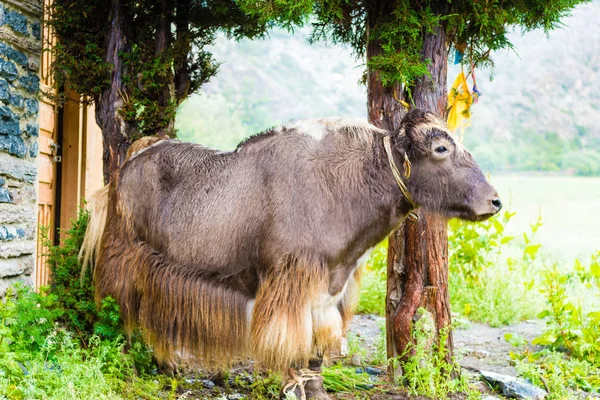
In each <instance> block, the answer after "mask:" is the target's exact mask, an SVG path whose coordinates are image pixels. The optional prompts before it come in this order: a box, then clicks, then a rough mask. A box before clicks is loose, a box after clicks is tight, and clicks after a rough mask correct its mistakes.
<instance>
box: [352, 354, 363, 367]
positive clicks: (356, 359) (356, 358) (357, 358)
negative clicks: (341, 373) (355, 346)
mask: <svg viewBox="0 0 600 400" xmlns="http://www.w3.org/2000/svg"><path fill="white" fill-rule="evenodd" d="M350 365H352V366H353V367H360V366H361V365H362V360H361V358H360V356H359V355H358V354H352V357H351V358H350Z"/></svg>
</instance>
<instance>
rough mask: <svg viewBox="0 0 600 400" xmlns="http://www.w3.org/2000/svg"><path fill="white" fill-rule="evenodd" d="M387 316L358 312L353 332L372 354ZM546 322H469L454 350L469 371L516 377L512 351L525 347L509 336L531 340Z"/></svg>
mask: <svg viewBox="0 0 600 400" xmlns="http://www.w3.org/2000/svg"><path fill="white" fill-rule="evenodd" d="M384 324H385V318H383V317H380V316H377V315H356V316H354V318H353V319H352V324H351V326H350V332H353V333H354V334H355V335H356V336H357V337H358V339H359V340H360V341H361V344H362V345H363V346H364V347H365V348H366V349H367V354H369V355H371V354H373V352H374V351H375V348H376V345H377V342H378V340H379V337H380V326H383V325H384ZM543 327H544V323H543V322H542V321H539V320H533V321H525V322H520V323H518V324H515V325H510V326H504V327H498V328H494V327H490V326H488V325H485V324H479V323H469V326H468V329H455V330H454V332H453V337H454V350H455V354H456V356H457V358H458V361H459V363H460V365H461V366H462V367H463V368H465V369H467V370H469V371H475V370H477V371H479V370H482V369H483V370H487V371H491V372H496V373H499V374H504V375H512V376H516V375H517V371H516V370H515V369H514V367H513V366H511V365H510V357H509V353H510V352H511V351H518V350H520V349H522V348H523V346H522V345H521V346H518V347H515V346H513V344H511V343H509V342H508V341H507V340H506V339H505V335H506V334H507V333H510V334H512V336H513V339H512V340H511V341H517V342H518V341H521V342H523V343H525V340H526V341H527V342H531V341H532V340H533V339H534V338H535V337H536V336H538V335H539V334H541V332H542V329H543Z"/></svg>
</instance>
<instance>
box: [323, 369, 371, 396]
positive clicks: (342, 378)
mask: <svg viewBox="0 0 600 400" xmlns="http://www.w3.org/2000/svg"><path fill="white" fill-rule="evenodd" d="M322 376H323V386H324V387H325V389H326V390H327V391H329V392H334V393H339V392H342V393H348V392H354V391H356V390H369V389H372V388H373V384H372V383H371V380H370V379H369V375H368V374H366V373H364V372H363V373H360V374H358V373H356V368H350V367H344V366H342V365H340V364H335V365H332V366H331V367H327V368H324V369H323V373H322Z"/></svg>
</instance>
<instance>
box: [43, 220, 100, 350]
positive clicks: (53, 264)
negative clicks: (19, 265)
mask: <svg viewBox="0 0 600 400" xmlns="http://www.w3.org/2000/svg"><path fill="white" fill-rule="evenodd" d="M88 220H89V213H88V212H87V211H85V210H83V209H82V210H80V211H79V214H78V217H77V219H75V220H72V221H71V227H70V228H69V229H68V230H67V231H66V232H65V233H66V235H65V239H64V243H63V245H62V246H54V245H53V243H52V241H51V240H50V239H49V238H48V235H47V232H46V231H42V243H43V245H44V247H45V248H46V249H47V250H46V263H47V264H46V265H47V266H48V268H49V269H50V274H51V277H52V285H51V287H50V288H49V292H50V293H51V294H52V296H53V298H54V299H55V300H56V308H58V309H61V310H64V315H62V316H61V320H62V322H63V323H64V324H65V326H66V328H67V329H69V330H72V331H73V332H77V334H78V335H79V337H80V338H81V340H82V341H85V340H86V337H88V336H91V334H92V333H93V331H94V324H95V323H96V321H97V319H98V318H97V315H96V303H95V302H94V287H93V285H92V277H91V275H90V273H87V274H86V275H85V276H84V277H83V279H82V278H81V266H80V264H79V260H78V255H79V249H80V247H81V243H82V242H83V237H84V236H85V230H86V227H87V223H88Z"/></svg>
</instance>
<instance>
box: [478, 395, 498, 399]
mask: <svg viewBox="0 0 600 400" xmlns="http://www.w3.org/2000/svg"><path fill="white" fill-rule="evenodd" d="M481 400H500V397H496V396H490V395H487V396H483V397H482V398H481Z"/></svg>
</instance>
